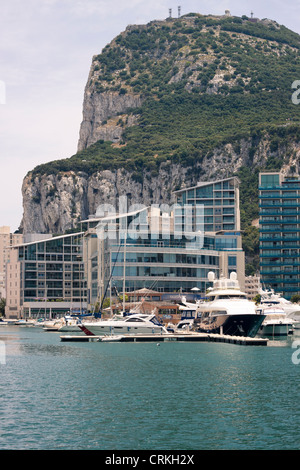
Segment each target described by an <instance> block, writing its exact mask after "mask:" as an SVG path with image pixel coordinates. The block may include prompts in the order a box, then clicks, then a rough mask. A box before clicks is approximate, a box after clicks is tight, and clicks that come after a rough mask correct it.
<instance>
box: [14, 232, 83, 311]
mask: <svg viewBox="0 0 300 470" xmlns="http://www.w3.org/2000/svg"><path fill="white" fill-rule="evenodd" d="M82 236H83V233H72V234H68V235H62V236H58V237H51V238H48V239H42V240H38V241H34V242H29V243H22V244H20V245H17V246H15V247H14V248H13V249H12V253H11V260H10V262H9V263H8V271H7V272H8V276H9V282H11V283H12V284H11V286H10V285H9V286H8V289H7V305H6V311H5V313H6V316H7V317H8V318H16V317H17V318H19V317H23V318H27V317H31V318H38V317H44V318H55V317H60V316H63V315H65V314H66V313H68V312H70V311H71V310H76V311H78V312H79V311H83V310H85V309H86V306H87V304H86V282H85V279H84V268H83V261H82Z"/></svg>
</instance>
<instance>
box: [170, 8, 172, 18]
mask: <svg viewBox="0 0 300 470" xmlns="http://www.w3.org/2000/svg"><path fill="white" fill-rule="evenodd" d="M169 18H172V8H169Z"/></svg>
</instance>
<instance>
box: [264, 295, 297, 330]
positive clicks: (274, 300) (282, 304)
mask: <svg viewBox="0 0 300 470" xmlns="http://www.w3.org/2000/svg"><path fill="white" fill-rule="evenodd" d="M260 294H261V301H260V306H261V307H264V306H265V305H268V306H269V307H271V306H272V307H274V308H275V307H276V308H280V309H282V310H283V311H284V313H285V314H286V316H287V317H288V318H290V319H292V320H293V321H294V327H295V328H299V327H300V305H299V304H297V303H294V302H291V301H290V300H287V299H285V298H284V297H282V295H281V294H279V293H275V292H274V290H273V289H269V290H261V291H260Z"/></svg>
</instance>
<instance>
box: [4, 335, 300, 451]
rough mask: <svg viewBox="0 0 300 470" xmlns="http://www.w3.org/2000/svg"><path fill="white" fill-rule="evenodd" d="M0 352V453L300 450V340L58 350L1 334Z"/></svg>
mask: <svg viewBox="0 0 300 470" xmlns="http://www.w3.org/2000/svg"><path fill="white" fill-rule="evenodd" d="M297 340H299V344H297V343H296V342H297ZM0 346H1V351H2V356H1V358H2V360H0V393H1V401H0V449H1V450H8V449H10V450H21V449H22V450H30V449H31V450H42V449H43V450H74V449H78V450H114V449H115V450H139V449H144V450H157V449H160V450H163V449H167V450H172V449H173V450H189V449H191V450H216V449H218V450H242V449H243V450H254V449H256V450H260V449H261V450H275V449H276V450H291V449H299V448H300V410H299V408H300V407H299V390H300V363H299V364H298V362H299V360H298V357H300V353H299V356H298V354H297V350H298V349H297V348H300V336H296V335H293V336H292V337H289V338H287V339H283V340H276V341H270V342H269V345H268V346H242V345H232V344H223V343H182V342H167V343H160V344H159V345H158V344H156V343H99V342H91V343H64V342H61V341H60V335H59V333H57V332H51V333H49V332H45V331H43V330H42V329H38V328H26V327H25V328H24V327H17V326H5V327H1V330H0ZM295 346H297V348H296V347H295ZM3 353H5V354H3ZM1 358H0V359H1Z"/></svg>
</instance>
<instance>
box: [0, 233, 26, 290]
mask: <svg viewBox="0 0 300 470" xmlns="http://www.w3.org/2000/svg"><path fill="white" fill-rule="evenodd" d="M22 241H23V235H22V234H19V233H11V231H10V227H8V226H2V227H0V297H3V298H6V265H7V263H8V262H9V259H10V248H11V247H12V246H14V245H16V244H18V243H22Z"/></svg>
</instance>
